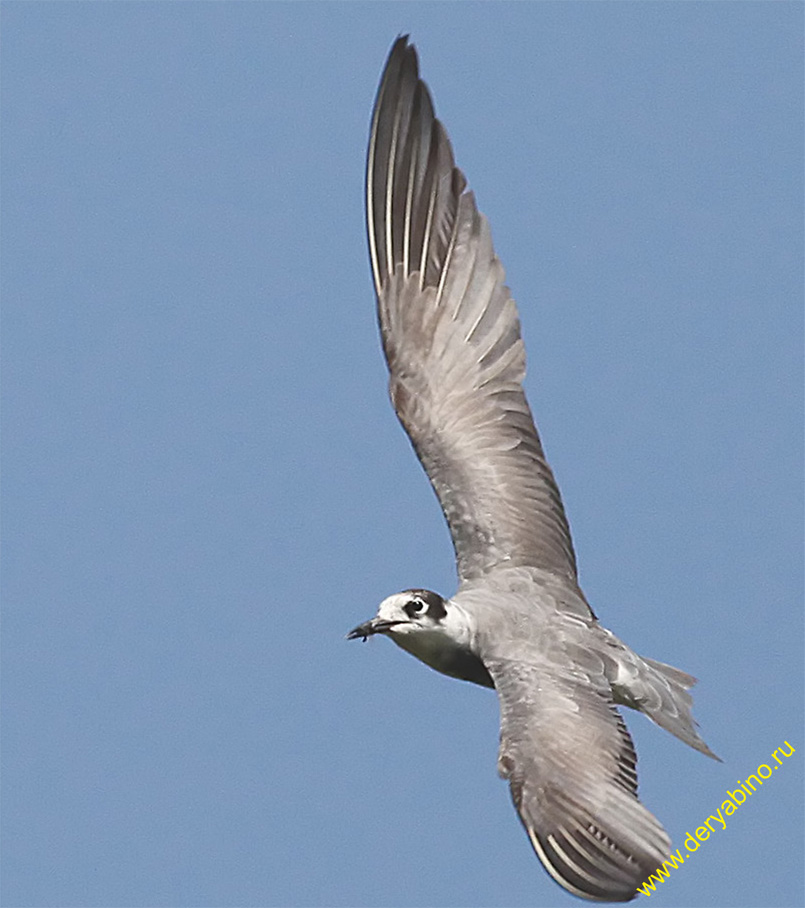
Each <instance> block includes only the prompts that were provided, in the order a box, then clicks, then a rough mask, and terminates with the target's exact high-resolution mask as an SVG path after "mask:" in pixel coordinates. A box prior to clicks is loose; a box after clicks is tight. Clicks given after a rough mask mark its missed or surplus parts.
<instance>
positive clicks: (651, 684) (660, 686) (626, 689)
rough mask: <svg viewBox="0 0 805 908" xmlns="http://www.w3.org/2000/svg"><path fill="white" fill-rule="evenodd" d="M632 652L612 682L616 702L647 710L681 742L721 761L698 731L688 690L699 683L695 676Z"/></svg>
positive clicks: (620, 664) (642, 710)
mask: <svg viewBox="0 0 805 908" xmlns="http://www.w3.org/2000/svg"><path fill="white" fill-rule="evenodd" d="M629 655H630V656H631V658H629V659H626V660H624V661H621V660H619V664H618V673H617V677H616V678H615V679H614V680H613V682H612V692H613V694H614V697H615V701H616V702H617V703H622V704H623V705H624V706H630V707H631V708H632V709H637V710H639V711H640V712H641V713H645V715H647V716H648V717H649V718H650V719H651V720H652V721H653V722H656V723H657V725H659V726H660V727H661V728H664V729H665V730H666V731H670V732H671V734H672V735H676V737H677V738H679V739H680V741H684V742H685V744H689V745H690V746H691V747H693V748H695V749H696V750H698V751H701V753H703V754H706V755H707V756H708V757H712V758H713V759H714V760H719V761H720V760H721V758H720V757H718V756H717V755H716V754H714V753H713V751H712V750H710V748H709V747H708V746H707V744H705V742H704V740H703V739H702V737H701V735H700V734H699V732H698V731H697V728H698V723H697V722H696V720H695V719H694V718H693V713H692V708H693V697H692V696H691V695H690V694H689V693H688V690H689V689H690V688H691V687H693V685H694V684H695V683H696V679H695V678H694V677H693V675H689V674H688V673H687V672H683V671H682V670H681V669H678V668H674V666H673V665H666V664H665V663H664V662H657V661H656V660H654V659H646V658H645V657H641V656H637V655H636V654H635V653H632V652H631V651H630V652H629Z"/></svg>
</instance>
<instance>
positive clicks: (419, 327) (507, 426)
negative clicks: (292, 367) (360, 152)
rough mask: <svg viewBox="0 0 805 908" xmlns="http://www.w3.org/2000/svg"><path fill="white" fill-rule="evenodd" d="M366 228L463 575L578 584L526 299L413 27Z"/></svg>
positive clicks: (409, 403) (389, 96) (392, 87)
mask: <svg viewBox="0 0 805 908" xmlns="http://www.w3.org/2000/svg"><path fill="white" fill-rule="evenodd" d="M367 225H368V234H369V249H370V255H371V260H372V271H373V275H374V281H375V288H376V291H377V298H378V318H379V323H380V332H381V336H382V340H383V349H384V352H385V356H386V361H387V363H388V367H389V372H390V380H389V391H390V395H391V399H392V403H393V405H394V408H395V410H396V411H397V415H398V416H399V418H400V421H401V422H402V424H403V426H404V427H405V430H406V432H407V433H408V435H409V437H410V439H411V442H412V443H413V446H414V449H415V450H416V452H417V455H418V456H419V459H420V461H421V462H422V465H423V466H424V468H425V471H426V472H427V474H428V476H429V478H430V481H431V483H432V485H433V487H434V489H435V491H436V494H437V496H438V498H439V501H440V503H441V505H442V509H443V511H444V514H445V517H446V518H447V522H448V524H449V526H450V532H451V534H452V537H453V545H454V547H455V551H456V559H457V563H458V573H459V577H460V578H461V579H462V580H467V579H471V578H473V577H477V576H480V575H482V574H484V573H486V572H487V571H489V570H491V569H492V568H494V567H496V566H497V565H501V564H511V565H529V566H533V567H538V568H543V569H546V570H549V571H551V572H553V573H555V574H557V575H559V576H562V577H565V578H568V579H571V580H572V581H573V582H574V584H575V580H576V561H575V555H574V552H573V545H572V542H571V538H570V530H569V528H568V524H567V519H566V517H565V513H564V509H563V507H562V501H561V497H560V495H559V490H558V488H557V485H556V482H555V481H554V478H553V474H552V473H551V470H550V467H549V466H548V463H547V461H546V459H545V454H544V452H543V450H542V445H541V443H540V440H539V436H538V434H537V430H536V428H535V426H534V421H533V418H532V416H531V411H530V409H529V406H528V402H527V401H526V398H525V394H524V392H523V388H522V381H523V377H524V375H525V352H524V349H523V342H522V340H521V337H520V324H519V320H518V316H517V308H516V306H515V304H514V301H513V300H512V298H511V296H510V294H509V290H508V288H507V287H506V286H505V284H504V273H503V267H502V265H501V264H500V261H499V260H498V258H497V256H496V255H495V251H494V249H493V247H492V239H491V235H490V231H489V224H488V223H487V220H486V218H484V216H483V215H482V214H480V213H479V212H478V209H477V208H476V205H475V199H474V197H473V195H472V193H471V192H468V191H466V180H465V179H464V175H463V174H462V173H461V171H460V170H459V169H458V168H457V167H456V166H455V162H454V159H453V152H452V149H451V147H450V141H449V139H448V137H447V134H446V133H445V130H444V128H443V126H442V124H441V123H440V122H439V121H438V120H437V119H435V117H434V112H433V104H432V102H431V99H430V95H429V93H428V89H427V87H426V85H425V84H424V83H423V82H422V81H421V80H420V79H419V72H418V63H417V57H416V51H415V50H414V48H413V46H409V45H408V43H407V38H406V37H402V38H400V39H398V40H397V42H396V43H395V45H394V47H393V48H392V51H391V54H390V55H389V59H388V61H387V63H386V68H385V71H384V74H383V78H382V81H381V84H380V88H379V90H378V95H377V100H376V102H375V109H374V114H373V118H372V129H371V135H370V141H369V152H368V159H367Z"/></svg>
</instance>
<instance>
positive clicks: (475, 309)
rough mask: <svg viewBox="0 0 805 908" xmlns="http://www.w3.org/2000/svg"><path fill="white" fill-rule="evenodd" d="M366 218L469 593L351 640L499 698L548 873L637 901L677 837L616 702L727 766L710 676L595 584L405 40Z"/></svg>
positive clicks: (383, 313) (397, 53)
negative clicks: (710, 699) (704, 729)
mask: <svg viewBox="0 0 805 908" xmlns="http://www.w3.org/2000/svg"><path fill="white" fill-rule="evenodd" d="M366 217H367V228H368V234H369V251H370V257H371V264H372V274H373V275H374V283H375V290H376V292H377V312H378V320H379V324H380V334H381V338H382V344H383V351H384V353H385V357H386V362H387V363H388V368H389V374H390V376H389V393H390V396H391V401H392V404H393V405H394V409H395V410H396V412H397V415H398V417H399V419H400V421H401V423H402V424H403V426H404V428H405V431H406V432H407V433H408V436H409V438H410V439H411V443H412V444H413V446H414V449H415V451H416V453H417V456H418V457H419V460H420V461H421V463H422V466H423V467H424V468H425V471H426V473H427V474H428V477H429V479H430V481H431V484H432V485H433V488H434V490H435V492H436V495H437V496H438V499H439V502H440V504H441V506H442V510H443V511H444V515H445V517H446V519H447V522H448V524H449V527H450V533H451V535H452V539H453V546H454V548H455V554H456V562H457V568H458V579H459V585H458V591H457V592H456V593H455V595H454V596H452V597H451V598H445V597H443V596H441V595H439V594H438V593H434V592H431V591H430V590H424V589H409V590H405V591H404V592H401V593H396V594H395V595H393V596H390V597H389V598H388V599H385V600H384V601H383V602H382V603H381V604H380V607H379V609H378V612H377V615H376V617H374V618H372V619H371V620H369V621H366V622H364V623H363V624H360V625H359V626H358V627H356V628H354V629H353V630H352V631H350V633H349V634H348V636H349V638H350V639H356V638H363V639H364V640H365V639H366V638H367V637H369V636H371V635H373V634H383V635H385V636H387V637H390V638H391V639H392V640H393V641H394V642H395V643H396V644H397V645H398V646H400V647H402V648H403V649H404V650H407V651H408V652H409V653H411V654H412V655H414V656H416V657H417V658H418V659H420V660H421V661H422V662H424V663H426V664H427V665H429V666H430V667H431V668H434V669H436V670H437V671H439V672H443V673H444V674H446V675H451V676H452V677H455V678H460V679H463V680H466V681H472V682H474V683H475V684H480V685H483V686H484V687H490V688H494V689H495V690H496V691H497V694H498V698H499V701H500V750H499V756H498V772H499V773H500V775H501V776H502V777H503V778H504V779H507V780H508V782H509V786H510V789H511V796H512V800H513V802H514V805H515V807H516V809H517V812H518V814H519V816H520V819H521V821H522V823H523V826H524V827H525V830H526V832H527V833H528V837H529V839H530V840H531V844H532V845H533V847H534V850H535V851H536V853H537V855H538V857H539V859H540V860H541V861H542V863H543V865H544V866H545V869H546V870H547V871H548V873H549V874H550V875H551V876H552V877H553V879H554V880H556V882H557V883H559V884H560V885H561V886H563V887H564V888H565V889H567V890H568V891H569V892H571V893H573V894H574V895H577V896H581V897H582V898H587V899H591V900H595V901H613V902H614V901H629V900H630V899H632V898H634V896H635V894H636V887H637V886H639V885H641V884H642V883H643V882H644V881H645V880H646V879H647V878H648V877H649V875H650V874H652V873H654V872H655V871H656V869H657V867H659V866H662V862H663V861H664V860H665V859H666V858H667V856H668V853H669V848H670V840H669V838H668V835H667V834H666V832H665V830H664V829H663V827H662V824H661V823H660V822H659V820H657V819H656V817H654V816H653V815H652V814H651V813H650V812H649V811H648V810H647V809H646V808H645V807H644V806H643V804H641V802H640V801H639V799H638V796H637V774H636V769H635V765H636V761H637V757H636V754H635V749H634V745H633V744H632V739H631V737H630V735H629V732H628V730H627V728H626V725H625V723H624V721H623V718H622V717H621V714H620V712H619V710H618V706H629V707H631V708H632V709H636V710H639V711H640V712H642V713H644V714H645V715H647V716H648V717H649V718H650V719H652V720H653V721H654V722H656V723H657V725H660V726H661V727H662V728H664V729H666V730H667V731H669V732H671V733H672V734H673V735H676V737H678V738H680V739H681V740H682V741H684V742H685V743H686V744H689V745H690V746H691V747H693V748H695V749H696V750H698V751H701V752H702V753H703V754H707V755H708V756H710V757H713V758H715V759H718V757H716V756H715V754H714V753H713V752H712V751H711V750H710V749H709V748H708V747H707V745H706V744H705V743H704V741H703V740H702V738H701V737H700V736H699V734H698V732H697V730H696V723H695V721H694V720H693V717H692V715H691V705H692V698H691V696H690V694H689V693H688V689H689V688H690V687H692V686H693V684H694V683H695V681H696V679H695V678H693V677H692V676H691V675H689V674H687V673H686V672H683V671H680V670H679V669H677V668H673V667H672V666H670V665H665V664H663V663H661V662H655V661H654V660H653V659H647V658H644V657H641V656H639V655H637V653H635V652H634V651H633V650H631V649H630V648H629V647H628V646H627V645H626V644H625V643H623V642H622V641H621V640H619V639H618V638H617V637H616V636H615V635H614V634H613V633H612V632H611V631H608V630H607V629H606V628H605V627H603V626H602V625H601V624H599V622H598V619H597V618H596V616H595V614H594V613H593V611H592V609H591V608H590V606H589V604H588V603H587V600H586V599H585V597H584V594H583V593H582V591H581V589H580V587H579V584H578V577H577V570H576V557H575V554H574V551H573V544H572V541H571V537H570V529H569V527H568V521H567V517H566V516H565V511H564V507H563V505H562V498H561V495H560V494H559V489H558V487H557V484H556V481H555V479H554V477H553V473H552V472H551V468H550V467H549V466H548V462H547V460H546V459H545V454H544V452H543V449H542V444H541V442H540V438H539V435H538V433H537V429H536V427H535V425H534V420H533V417H532V415H531V410H530V408H529V405H528V402H527V400H526V397H525V393H524V391H523V384H522V383H523V378H524V376H525V351H524V347H523V341H522V339H521V336H520V324H519V319H518V314H517V308H516V306H515V303H514V300H513V299H512V298H511V295H510V293H509V289H508V287H507V286H506V285H505V283H504V272H503V266H502V265H501V263H500V261H499V260H498V258H497V256H496V255H495V251H494V249H493V246H492V239H491V235H490V230H489V224H488V222H487V220H486V218H485V217H484V216H483V215H482V214H481V213H480V212H479V211H478V208H477V207H476V204H475V198H474V196H473V193H472V192H470V191H469V190H468V189H467V181H466V179H465V178H464V174H463V173H462V172H461V170H459V169H458V167H456V164H455V161H454V158H453V151H452V147H451V145H450V140H449V138H448V136H447V133H446V132H445V129H444V126H442V124H441V122H440V121H439V120H438V119H436V116H435V114H434V108H433V102H432V100H431V96H430V93H429V91H428V88H427V86H426V85H425V83H424V82H423V81H422V80H421V79H420V78H419V64H418V60H417V53H416V50H415V48H414V47H413V45H411V44H409V43H408V36H407V35H406V36H403V37H400V38H399V39H398V40H397V41H396V42H395V44H394V45H393V47H392V49H391V53H390V54H389V57H388V60H387V62H386V67H385V70H384V72H383V76H382V78H381V82H380V87H379V89H378V92H377V99H376V101H375V106H374V113H373V116H372V126H371V133H370V137H369V150H368V155H367V167H366Z"/></svg>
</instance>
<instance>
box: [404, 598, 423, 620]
mask: <svg viewBox="0 0 805 908" xmlns="http://www.w3.org/2000/svg"><path fill="white" fill-rule="evenodd" d="M403 610H404V611H405V614H406V615H408V617H409V618H419V617H421V616H422V615H424V614H425V612H426V611H427V610H428V603H427V602H423V601H422V600H421V599H411V600H410V601H409V602H407V603H406V604H405V605H404V606H403Z"/></svg>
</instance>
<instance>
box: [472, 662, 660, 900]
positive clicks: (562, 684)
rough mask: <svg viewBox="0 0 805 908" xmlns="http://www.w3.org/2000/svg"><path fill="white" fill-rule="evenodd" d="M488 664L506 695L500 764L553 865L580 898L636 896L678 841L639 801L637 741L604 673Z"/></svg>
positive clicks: (534, 840)
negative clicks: (630, 733) (575, 672)
mask: <svg viewBox="0 0 805 908" xmlns="http://www.w3.org/2000/svg"><path fill="white" fill-rule="evenodd" d="M485 665H486V667H487V669H488V670H489V673H490V675H491V676H492V678H493V680H494V682H495V687H496V689H497V692H498V696H499V698H500V710H501V731H500V755H499V760H498V771H499V772H500V774H501V776H503V777H504V778H505V779H508V781H509V785H510V788H511V794H512V800H513V801H514V805H515V807H516V808H517V811H518V813H519V815H520V819H521V820H522V823H523V826H524V827H525V829H526V832H527V833H528V836H529V839H530V840H531V844H532V845H533V847H534V850H535V851H536V853H537V855H538V857H539V858H540V860H541V861H542V863H543V865H544V866H545V868H546V869H547V870H548V872H549V873H550V874H551V876H552V877H553V878H554V879H555V880H556V881H557V882H558V883H559V884H560V885H562V886H564V887H565V889H567V890H569V891H570V892H572V893H574V894H575V895H579V896H582V897H584V898H588V899H592V900H595V901H613V902H614V901H629V900H630V899H632V898H634V897H635V895H636V887H637V886H639V885H641V884H642V883H644V882H645V881H646V880H647V879H648V877H649V876H650V875H651V874H652V873H655V872H656V870H657V868H658V867H660V866H662V862H663V861H664V860H666V858H667V857H668V850H669V848H670V840H669V838H668V836H667V835H666V833H665V830H664V829H663V827H662V825H661V824H660V822H659V821H658V820H657V819H656V818H655V817H654V816H653V815H652V814H651V813H649V811H648V810H646V808H645V807H644V806H643V805H642V804H641V803H640V801H639V800H638V798H637V773H636V768H635V767H636V762H637V757H636V755H635V750H634V746H633V745H632V740H631V738H630V736H629V732H628V731H627V729H626V726H625V724H624V722H623V719H622V718H621V716H620V714H619V713H618V711H617V709H616V707H615V706H614V704H613V703H612V700H611V697H610V695H609V693H608V692H607V685H606V684H605V683H604V679H603V675H600V676H599V675H597V674H596V675H593V674H592V673H591V674H590V675H589V676H581V675H576V676H574V675H573V674H571V673H570V671H568V670H562V669H560V668H558V667H556V668H555V669H554V670H553V671H550V670H547V671H546V666H545V665H541V666H540V667H539V668H536V667H534V666H531V665H527V664H522V663H512V662H509V661H506V660H500V659H488V660H485ZM596 680H597V681H598V682H600V683H596Z"/></svg>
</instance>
